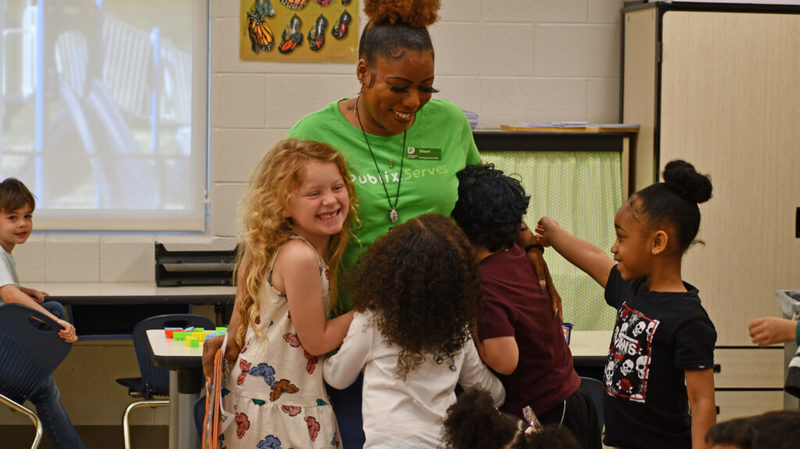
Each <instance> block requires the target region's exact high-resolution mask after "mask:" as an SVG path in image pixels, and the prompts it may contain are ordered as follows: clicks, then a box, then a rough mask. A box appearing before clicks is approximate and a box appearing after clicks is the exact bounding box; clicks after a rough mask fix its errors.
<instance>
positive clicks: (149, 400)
mask: <svg viewBox="0 0 800 449" xmlns="http://www.w3.org/2000/svg"><path fill="white" fill-rule="evenodd" d="M165 327H180V328H187V327H202V328H204V329H213V328H214V323H213V322H212V321H211V320H210V319H208V318H206V317H204V316H200V315H192V314H185V313H176V314H167V315H156V316H153V317H150V318H145V319H143V320H142V321H140V322H138V323H137V324H136V326H134V328H133V347H134V350H135V351H136V359H137V360H138V362H139V372H140V373H141V377H126V378H120V379H117V383H119V384H120V385H122V386H124V387H127V388H128V394H129V395H130V396H131V397H134V398H141V400H139V401H136V402H133V403H131V404H130V405H128V407H126V408H125V412H124V413H123V414H122V435H123V438H124V443H125V449H130V447H131V437H130V423H129V419H130V414H131V412H132V411H133V410H135V409H137V408H139V407H165V406H168V405H169V399H158V398H159V397H169V370H168V369H167V368H165V367H163V366H156V365H155V363H154V362H153V357H152V355H151V353H150V343H148V341H147V330H148V329H163V328H165Z"/></svg>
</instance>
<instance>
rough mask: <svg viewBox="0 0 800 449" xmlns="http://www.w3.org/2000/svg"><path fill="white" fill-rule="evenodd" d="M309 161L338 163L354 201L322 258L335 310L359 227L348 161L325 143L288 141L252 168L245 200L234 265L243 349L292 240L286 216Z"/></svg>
mask: <svg viewBox="0 0 800 449" xmlns="http://www.w3.org/2000/svg"><path fill="white" fill-rule="evenodd" d="M311 161H318V162H330V163H333V164H335V165H336V167H337V168H338V169H339V173H340V174H341V175H342V181H343V183H344V186H345V189H346V190H347V193H348V195H349V196H350V210H349V211H347V213H348V214H347V218H346V219H345V222H344V224H343V226H342V231H341V232H340V233H338V234H336V235H333V236H331V242H330V245H329V250H328V254H325V255H324V256H326V257H327V258H328V264H329V266H330V268H331V284H330V287H331V307H333V305H334V303H335V300H336V292H337V288H336V279H338V277H337V273H338V268H339V262H340V261H341V258H342V254H344V250H345V248H346V246H347V243H348V241H349V239H350V234H351V230H352V229H353V226H354V225H355V224H356V223H357V218H356V198H355V193H354V190H353V182H352V180H351V179H350V176H348V173H347V162H345V159H344V156H342V154H341V153H339V152H338V151H336V150H335V149H334V148H333V147H331V146H330V145H328V144H326V143H323V142H316V141H313V140H298V139H295V138H291V137H290V138H287V139H284V140H281V141H280V142H278V144H276V145H275V146H274V147H273V148H272V149H271V150H270V151H269V152H268V153H267V154H266V155H264V157H263V158H262V159H261V161H260V162H259V163H258V165H257V166H256V167H255V168H254V169H253V173H252V174H251V176H250V184H249V187H248V190H247V193H246V194H245V196H244V213H243V215H242V223H243V225H244V228H245V230H244V234H243V235H242V243H243V245H240V250H239V257H238V262H237V265H236V276H237V280H238V282H239V284H240V285H239V286H238V288H239V290H240V291H241V295H242V296H241V302H240V303H239V308H238V312H239V316H240V317H241V318H242V322H241V326H239V331H238V333H237V335H236V341H237V342H238V343H239V344H240V345H241V344H244V336H245V333H246V332H247V328H248V325H249V324H250V323H255V322H257V319H258V317H259V315H260V312H261V310H260V302H259V301H258V292H259V290H260V289H261V288H262V286H263V285H264V282H265V281H266V279H265V277H266V273H267V272H268V271H269V270H268V268H269V263H270V262H271V260H272V257H273V256H274V255H275V253H276V252H277V251H278V248H280V246H281V245H283V244H284V243H286V241H288V240H289V236H290V235H291V232H292V222H291V218H287V217H285V216H284V212H285V211H286V210H287V208H288V207H289V201H290V200H291V199H292V196H293V195H295V193H296V192H297V189H299V188H300V186H301V185H302V184H303V181H304V180H305V179H304V175H305V167H306V165H307V164H308V163H309V162H311ZM342 212H345V211H342Z"/></svg>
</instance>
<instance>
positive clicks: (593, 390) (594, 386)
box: [581, 376, 606, 432]
mask: <svg viewBox="0 0 800 449" xmlns="http://www.w3.org/2000/svg"><path fill="white" fill-rule="evenodd" d="M581 385H583V386H584V387H585V388H586V390H587V391H588V392H589V396H591V398H592V402H593V403H594V408H595V409H597V423H598V424H599V425H600V432H602V431H603V424H604V422H605V421H604V420H603V396H605V394H606V392H605V391H603V382H600V381H599V380H597V379H595V378H594V377H583V376H581Z"/></svg>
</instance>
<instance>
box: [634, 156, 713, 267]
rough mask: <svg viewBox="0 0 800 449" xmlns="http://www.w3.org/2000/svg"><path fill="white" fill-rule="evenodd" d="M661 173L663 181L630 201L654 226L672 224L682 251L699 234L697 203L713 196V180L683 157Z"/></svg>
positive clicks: (647, 221)
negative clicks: (699, 171)
mask: <svg viewBox="0 0 800 449" xmlns="http://www.w3.org/2000/svg"><path fill="white" fill-rule="evenodd" d="M662 176H663V177H664V182H660V183H656V184H653V185H651V186H649V187H645V188H644V189H642V190H640V191H638V192H636V193H635V194H633V195H632V196H631V198H630V199H629V200H628V204H629V206H630V207H631V208H632V209H633V211H634V214H635V215H638V214H641V215H642V216H644V217H645V221H646V223H647V224H649V225H650V226H651V228H657V227H661V226H665V225H669V226H672V227H673V228H674V229H675V236H674V238H675V240H676V243H677V245H678V246H677V248H678V249H679V251H680V253H683V252H684V251H686V250H687V249H688V248H689V245H691V244H692V242H694V239H695V237H697V231H698V230H699V229H700V208H699V207H698V206H697V204H698V203H703V202H706V201H708V200H709V199H710V198H711V189H712V187H711V179H710V178H709V176H708V175H703V174H700V173H698V172H697V171H696V170H695V168H694V166H693V165H692V164H690V163H688V162H686V161H682V160H674V161H670V162H669V163H667V165H666V167H664V172H663V174H662ZM637 200H638V201H637Z"/></svg>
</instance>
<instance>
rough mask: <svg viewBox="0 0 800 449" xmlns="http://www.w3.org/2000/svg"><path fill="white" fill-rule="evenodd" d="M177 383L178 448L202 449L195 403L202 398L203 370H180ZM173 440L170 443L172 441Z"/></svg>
mask: <svg viewBox="0 0 800 449" xmlns="http://www.w3.org/2000/svg"><path fill="white" fill-rule="evenodd" d="M177 381H178V382H177V384H178V392H177V393H178V394H177V398H178V400H177V401H176V404H177V407H176V408H177V409H178V417H177V420H178V422H177V425H176V433H177V434H178V437H177V438H178V446H177V447H178V448H179V449H197V448H198V447H200V441H199V439H198V437H197V427H196V426H195V423H194V403H195V402H196V401H197V398H198V397H199V396H200V390H201V388H202V386H203V376H202V369H201V368H199V367H198V368H188V369H181V370H178V372H177ZM170 432H172V428H170ZM171 438H172V437H170V441H172V440H171Z"/></svg>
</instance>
